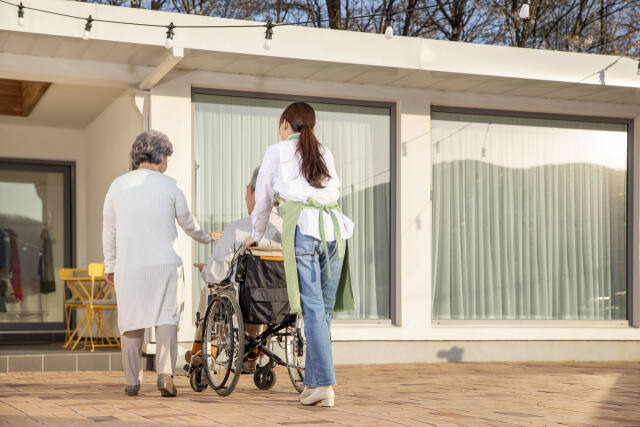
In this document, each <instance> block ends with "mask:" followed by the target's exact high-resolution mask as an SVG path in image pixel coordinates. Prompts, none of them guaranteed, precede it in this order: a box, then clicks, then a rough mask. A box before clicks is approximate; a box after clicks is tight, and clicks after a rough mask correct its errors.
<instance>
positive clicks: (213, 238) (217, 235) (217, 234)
mask: <svg viewBox="0 0 640 427" xmlns="http://www.w3.org/2000/svg"><path fill="white" fill-rule="evenodd" d="M209 236H211V241H212V242H215V241H218V240H220V237H222V231H210V232H209Z"/></svg>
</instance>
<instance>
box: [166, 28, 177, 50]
mask: <svg viewBox="0 0 640 427" xmlns="http://www.w3.org/2000/svg"><path fill="white" fill-rule="evenodd" d="M174 28H176V26H175V25H173V22H172V23H170V24H169V26H168V27H167V39H166V40H165V41H164V47H165V48H166V49H171V48H172V47H173V36H174V35H175V33H174V32H173V29H174Z"/></svg>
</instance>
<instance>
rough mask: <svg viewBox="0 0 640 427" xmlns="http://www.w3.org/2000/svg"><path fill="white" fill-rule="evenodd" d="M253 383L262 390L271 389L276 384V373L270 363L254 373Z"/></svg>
mask: <svg viewBox="0 0 640 427" xmlns="http://www.w3.org/2000/svg"><path fill="white" fill-rule="evenodd" d="M253 383H254V384H255V385H256V387H258V388H259V389H260V390H269V389H270V388H272V387H273V386H274V385H276V373H275V371H274V370H273V369H271V364H270V363H269V364H267V365H265V366H261V367H259V368H258V369H256V372H255V373H254V374H253Z"/></svg>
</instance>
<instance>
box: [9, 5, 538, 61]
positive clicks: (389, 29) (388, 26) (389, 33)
mask: <svg viewBox="0 0 640 427" xmlns="http://www.w3.org/2000/svg"><path fill="white" fill-rule="evenodd" d="M0 3H4V4H7V5H10V6H13V7H17V8H18V25H20V26H23V25H24V10H25V9H30V10H35V11H37V12H42V13H46V14H50V15H56V16H62V17H66V18H72V19H78V20H83V21H86V24H85V30H84V32H83V33H82V38H83V39H85V40H87V39H88V38H89V37H90V34H89V33H90V32H91V27H92V24H93V23H94V22H102V23H110V24H120V25H134V26H140V27H164V28H167V29H168V31H167V38H166V40H165V47H166V48H167V49H169V48H171V47H172V46H173V36H174V35H175V32H174V30H175V29H176V28H255V27H266V32H265V42H264V48H265V50H270V49H271V40H272V39H273V29H274V28H275V27H280V26H285V25H286V26H300V25H309V24H313V25H319V24H322V23H326V22H331V21H334V20H336V19H329V18H326V19H319V20H306V21H298V22H281V23H276V24H274V23H273V22H272V20H268V22H267V23H266V24H244V25H174V24H173V22H172V23H171V24H170V25H169V26H167V25H161V24H147V23H142V22H127V21H116V20H111V19H94V18H93V17H91V16H89V18H84V17H81V16H77V15H71V14H67V13H61V12H55V11H52V10H46V9H40V8H35V7H29V6H24V5H23V3H22V2H20V4H16V3H13V2H12V1H10V0H0ZM448 3H449V2H448ZM526 6H527V10H528V3H527V5H526ZM437 7H439V6H438V5H430V6H422V7H413V8H409V9H405V10H399V11H396V12H384V13H372V14H368V15H361V16H351V17H345V18H338V19H337V20H338V21H343V20H347V19H350V20H353V19H367V18H369V19H370V18H377V17H382V16H386V18H385V32H384V35H385V37H386V38H387V39H391V38H393V35H394V33H393V21H394V20H393V16H394V15H397V14H401V13H412V12H415V11H424V10H429V9H434V8H437ZM523 7H524V6H523Z"/></svg>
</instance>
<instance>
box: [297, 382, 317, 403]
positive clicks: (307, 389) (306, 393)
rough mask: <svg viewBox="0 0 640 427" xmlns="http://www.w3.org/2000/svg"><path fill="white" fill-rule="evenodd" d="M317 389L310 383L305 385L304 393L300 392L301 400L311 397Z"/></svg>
mask: <svg viewBox="0 0 640 427" xmlns="http://www.w3.org/2000/svg"><path fill="white" fill-rule="evenodd" d="M315 389H316V388H315V387H309V386H308V385H306V386H304V390H302V393H300V399H299V400H300V402H302V399H306V398H307V397H309V396H310V395H311V393H313V390H315Z"/></svg>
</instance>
